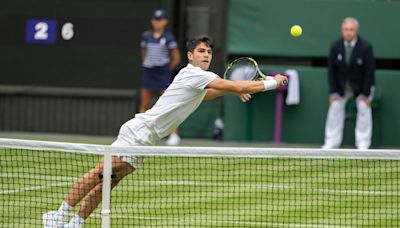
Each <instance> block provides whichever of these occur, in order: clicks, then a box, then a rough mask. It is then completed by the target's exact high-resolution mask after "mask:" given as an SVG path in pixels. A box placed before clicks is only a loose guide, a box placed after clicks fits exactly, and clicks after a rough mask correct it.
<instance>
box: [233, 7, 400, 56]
mask: <svg viewBox="0 0 400 228" xmlns="http://www.w3.org/2000/svg"><path fill="white" fill-rule="evenodd" d="M399 12H400V2H399V1H371V0H346V1H343V0H331V1H325V0H251V1H243V0H230V5H229V18H228V53H229V54H231V55H241V54H251V55H263V56H267V55H268V56H291V57H296V56H302V57H303V56H305V57H310V56H315V57H325V56H326V55H327V53H328V50H329V45H330V43H331V42H332V41H333V40H335V39H338V38H339V37H340V25H341V22H342V20H343V18H345V17H347V16H353V17H356V18H357V19H358V20H359V22H360V34H361V36H364V37H365V38H366V39H367V40H369V41H370V42H371V43H372V44H373V46H374V50H375V55H376V57H377V58H397V59H398V58H400V45H399V37H400V30H399V29H396V28H398V27H399V26H398V22H399V20H400V17H399ZM294 24H299V25H301V26H302V27H303V35H302V36H301V37H300V38H293V37H291V36H290V34H289V30H290V27H291V26H292V25H294Z"/></svg>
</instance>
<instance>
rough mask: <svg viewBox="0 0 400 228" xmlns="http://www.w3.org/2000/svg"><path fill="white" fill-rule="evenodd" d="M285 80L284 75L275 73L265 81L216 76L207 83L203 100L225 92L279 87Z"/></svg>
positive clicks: (251, 92)
mask: <svg viewBox="0 0 400 228" xmlns="http://www.w3.org/2000/svg"><path fill="white" fill-rule="evenodd" d="M284 80H287V78H286V77H285V76H282V75H280V74H278V75H275V77H274V79H273V80H266V81H230V80H225V79H220V78H217V79H215V80H213V81H212V82H210V83H209V84H208V85H207V87H206V88H207V89H209V90H208V91H207V94H206V97H205V98H204V99H205V100H211V99H214V98H217V97H220V96H223V95H225V94H227V93H233V94H240V95H243V94H253V93H258V92H263V91H266V90H272V89H275V88H279V87H280V86H281V85H282V84H283V81H284Z"/></svg>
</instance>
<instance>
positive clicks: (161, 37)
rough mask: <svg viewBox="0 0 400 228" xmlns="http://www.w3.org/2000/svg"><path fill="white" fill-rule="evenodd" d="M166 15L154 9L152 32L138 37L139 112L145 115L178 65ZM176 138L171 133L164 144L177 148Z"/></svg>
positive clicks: (174, 40)
mask: <svg viewBox="0 0 400 228" xmlns="http://www.w3.org/2000/svg"><path fill="white" fill-rule="evenodd" d="M167 24H168V17H167V13H166V12H165V11H164V10H161V9H158V10H156V11H154V13H153V16H152V18H151V26H152V30H148V31H145V32H144V33H143V34H142V40H141V42H140V47H141V55H142V66H143V79H142V89H141V91H140V97H141V103H140V110H139V112H141V113H143V112H146V111H147V110H148V109H149V108H150V107H151V105H152V101H153V96H154V95H155V96H160V95H161V94H162V93H164V91H165V90H166V89H167V88H168V86H169V85H170V84H171V82H172V79H173V77H172V73H171V72H172V71H173V70H175V69H176V67H177V66H178V65H179V63H180V61H181V60H180V54H179V50H178V43H177V42H176V39H175V37H174V35H173V34H172V33H170V32H168V31H166V26H167ZM179 143H180V137H179V135H178V133H177V130H175V131H174V132H173V133H172V134H171V135H170V136H169V138H168V140H167V145H178V144H179Z"/></svg>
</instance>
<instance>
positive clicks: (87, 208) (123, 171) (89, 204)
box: [65, 156, 135, 228]
mask: <svg viewBox="0 0 400 228" xmlns="http://www.w3.org/2000/svg"><path fill="white" fill-rule="evenodd" d="M112 164H113V173H114V174H113V177H112V185H111V188H114V187H115V186H116V185H117V184H118V183H119V182H120V181H121V180H122V179H123V178H124V177H125V176H127V175H128V174H130V173H132V172H133V171H135V168H134V167H133V166H132V165H130V164H129V163H127V162H124V161H122V159H121V158H120V157H116V156H114V157H113V162H112ZM100 174H101V173H100ZM100 174H99V178H98V179H99V180H100V181H99V182H98V184H97V185H95V186H94V187H93V188H92V189H90V191H89V192H88V193H87V194H85V198H84V200H83V202H82V204H81V205H80V207H79V210H78V213H77V214H76V215H74V217H73V218H72V219H71V221H70V222H69V223H68V224H67V225H66V226H65V227H74V228H78V227H81V226H82V224H83V223H84V221H85V219H86V218H88V217H89V215H90V214H91V213H92V212H93V211H94V210H95V209H96V208H97V206H98V205H99V204H100V202H101V200H102V186H103V185H102V182H101V179H102V176H101V175H100Z"/></svg>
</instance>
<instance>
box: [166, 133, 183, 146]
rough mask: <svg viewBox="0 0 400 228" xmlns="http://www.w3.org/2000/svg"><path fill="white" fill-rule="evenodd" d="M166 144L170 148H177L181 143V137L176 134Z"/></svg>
mask: <svg viewBox="0 0 400 228" xmlns="http://www.w3.org/2000/svg"><path fill="white" fill-rule="evenodd" d="M166 143H167V145H168V146H177V145H179V144H180V143H181V137H179V135H178V134H176V133H172V134H171V135H170V136H169V138H168V140H167V142H166Z"/></svg>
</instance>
